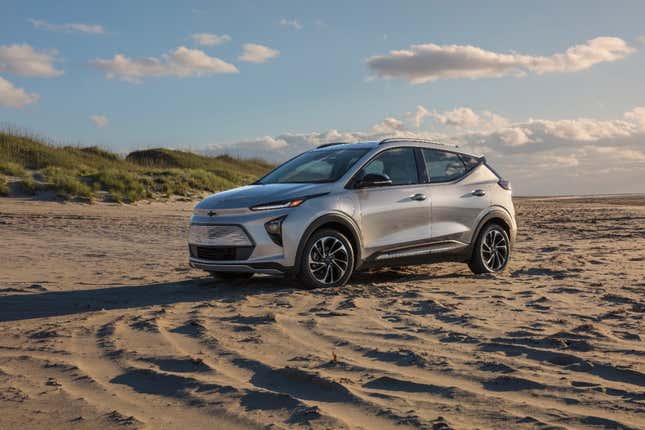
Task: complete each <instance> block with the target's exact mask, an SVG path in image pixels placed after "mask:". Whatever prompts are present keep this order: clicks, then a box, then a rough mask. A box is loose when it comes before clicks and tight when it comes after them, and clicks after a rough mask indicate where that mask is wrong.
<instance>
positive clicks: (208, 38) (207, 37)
mask: <svg viewBox="0 0 645 430" xmlns="http://www.w3.org/2000/svg"><path fill="white" fill-rule="evenodd" d="M190 38H191V39H193V42H195V43H196V44H198V45H202V46H215V45H222V44H224V43H226V42H230V41H231V36H229V35H228V34H222V35H218V34H212V33H194V34H191V35H190Z"/></svg>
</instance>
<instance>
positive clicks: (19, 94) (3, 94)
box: [0, 76, 40, 109]
mask: <svg viewBox="0 0 645 430" xmlns="http://www.w3.org/2000/svg"><path fill="white" fill-rule="evenodd" d="M39 98H40V96H39V95H38V94H35V93H28V92H26V91H25V90H23V89H22V88H18V87H16V86H14V85H13V84H12V83H11V82H9V81H8V80H6V79H4V78H3V77H2V76H0V106H2V107H7V108H16V109H17V108H21V107H24V106H26V105H28V104H31V103H36V102H37V101H38V99H39Z"/></svg>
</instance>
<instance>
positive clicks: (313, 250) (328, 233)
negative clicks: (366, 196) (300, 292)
mask: <svg viewBox="0 0 645 430" xmlns="http://www.w3.org/2000/svg"><path fill="white" fill-rule="evenodd" d="M353 270H354V250H353V249H352V245H351V243H350V242H349V240H348V239H347V238H346V237H345V235H343V234H342V233H340V232H338V231H336V230H332V229H322V230H318V231H317V232H315V233H314V234H313V235H312V236H311V237H310V238H309V240H308V241H307V244H306V245H305V249H304V252H303V254H302V258H301V261H300V267H299V273H298V278H299V279H300V281H302V283H303V284H304V285H303V286H304V287H305V288H322V287H332V288H333V287H340V286H342V285H345V284H346V283H347V281H348V280H349V278H350V276H352V272H353Z"/></svg>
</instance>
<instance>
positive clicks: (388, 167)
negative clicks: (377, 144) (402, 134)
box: [359, 147, 419, 185]
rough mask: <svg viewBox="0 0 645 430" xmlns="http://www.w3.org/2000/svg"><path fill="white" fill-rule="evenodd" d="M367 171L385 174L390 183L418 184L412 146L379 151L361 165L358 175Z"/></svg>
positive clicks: (362, 174)
mask: <svg viewBox="0 0 645 430" xmlns="http://www.w3.org/2000/svg"><path fill="white" fill-rule="evenodd" d="M369 173H378V174H380V175H385V176H387V177H388V178H390V179H391V180H392V185H411V184H418V183H419V175H418V173H417V161H416V158H415V156H414V148H408V147H404V148H394V149H388V150H386V151H383V152H381V153H380V154H379V155H377V156H376V157H375V158H374V159H373V160H372V161H370V162H369V164H368V165H367V166H365V167H363V169H362V170H361V173H360V174H359V177H363V176H364V175H367V174H369Z"/></svg>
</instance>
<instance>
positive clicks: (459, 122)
mask: <svg viewBox="0 0 645 430" xmlns="http://www.w3.org/2000/svg"><path fill="white" fill-rule="evenodd" d="M429 115H430V116H432V117H433V118H435V119H436V120H437V121H439V122H440V123H442V124H445V125H451V126H454V127H471V128H472V127H475V126H477V124H479V120H480V117H479V115H477V114H476V113H475V111H473V110H472V109H471V108H468V107H460V108H456V109H454V110H451V111H446V112H443V113H439V112H431V113H430V114H429Z"/></svg>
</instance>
